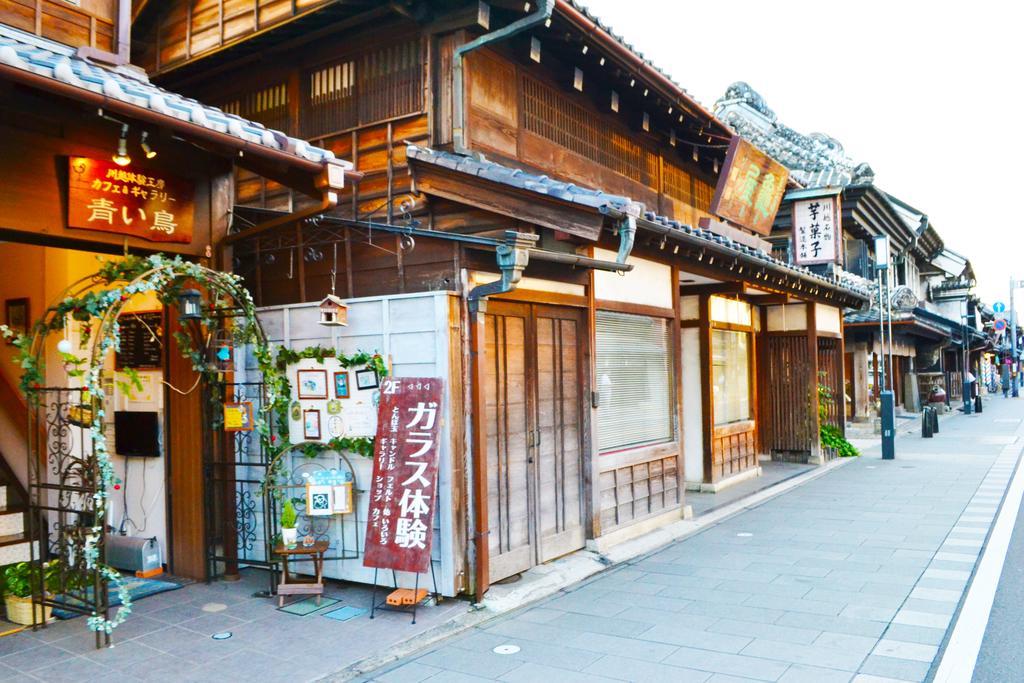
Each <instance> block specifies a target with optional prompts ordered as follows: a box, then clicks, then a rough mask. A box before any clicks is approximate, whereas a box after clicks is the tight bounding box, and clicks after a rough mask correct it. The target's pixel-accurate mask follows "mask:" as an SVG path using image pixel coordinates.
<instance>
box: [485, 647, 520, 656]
mask: <svg viewBox="0 0 1024 683" xmlns="http://www.w3.org/2000/svg"><path fill="white" fill-rule="evenodd" d="M491 651H492V652H493V653H494V654H496V655H514V654H515V653H517V652H519V646H518V645H499V646H498V647H496V648H494V649H493V650H491Z"/></svg>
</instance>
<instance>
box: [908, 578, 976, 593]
mask: <svg viewBox="0 0 1024 683" xmlns="http://www.w3.org/2000/svg"><path fill="white" fill-rule="evenodd" d="M966 587H967V580H966V579H957V580H953V579H921V580H920V581H918V582H917V588H937V589H939V590H947V591H955V592H957V593H963V592H964V588H966Z"/></svg>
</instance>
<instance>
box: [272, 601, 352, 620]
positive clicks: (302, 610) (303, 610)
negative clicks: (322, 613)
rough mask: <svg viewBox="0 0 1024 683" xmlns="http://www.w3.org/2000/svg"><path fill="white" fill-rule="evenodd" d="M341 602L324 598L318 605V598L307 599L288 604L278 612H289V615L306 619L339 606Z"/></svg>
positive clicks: (278, 609)
mask: <svg viewBox="0 0 1024 683" xmlns="http://www.w3.org/2000/svg"><path fill="white" fill-rule="evenodd" d="M339 602H340V600H336V599H335V598H327V597H323V598H320V604H319V605H318V604H317V603H316V598H305V599H303V600H299V601H297V602H291V603H288V604H287V605H285V606H284V607H278V608H277V611H278V612H287V613H288V614H295V615H298V616H300V617H305V616H309V615H310V614H312V613H313V612H317V611H319V610H322V609H323V608H325V607H331V606H333V605H337V604H338V603H339Z"/></svg>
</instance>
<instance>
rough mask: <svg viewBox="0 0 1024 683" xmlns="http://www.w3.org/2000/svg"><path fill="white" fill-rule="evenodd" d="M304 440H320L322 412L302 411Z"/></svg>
mask: <svg viewBox="0 0 1024 683" xmlns="http://www.w3.org/2000/svg"><path fill="white" fill-rule="evenodd" d="M302 438H304V439H306V440H307V441H319V440H320V411H319V410H303V411H302Z"/></svg>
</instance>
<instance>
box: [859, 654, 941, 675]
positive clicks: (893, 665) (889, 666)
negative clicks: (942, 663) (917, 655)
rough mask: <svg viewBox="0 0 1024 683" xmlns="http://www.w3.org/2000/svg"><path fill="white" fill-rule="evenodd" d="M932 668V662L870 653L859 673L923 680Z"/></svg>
mask: <svg viewBox="0 0 1024 683" xmlns="http://www.w3.org/2000/svg"><path fill="white" fill-rule="evenodd" d="M930 668H931V664H930V663H928V664H926V663H924V662H915V661H911V660H909V659H896V658H894V657H880V656H878V655H870V656H869V657H868V658H867V659H865V660H864V663H863V664H861V666H860V671H859V673H865V674H874V675H876V676H885V677H887V678H895V679H897V680H900V681H923V680H924V679H925V676H927V675H928V669H930Z"/></svg>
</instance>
